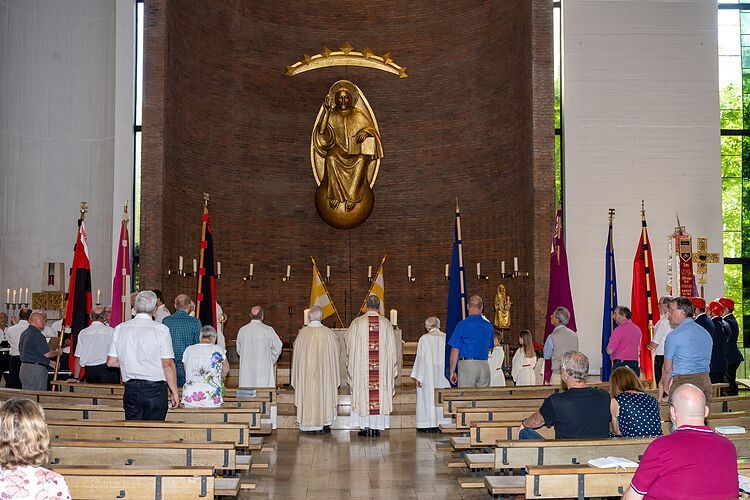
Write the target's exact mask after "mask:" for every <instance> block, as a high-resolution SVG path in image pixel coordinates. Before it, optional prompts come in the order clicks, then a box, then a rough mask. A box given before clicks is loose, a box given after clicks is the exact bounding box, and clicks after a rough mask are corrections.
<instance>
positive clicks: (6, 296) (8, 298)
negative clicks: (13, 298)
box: [5, 288, 10, 303]
mask: <svg viewBox="0 0 750 500" xmlns="http://www.w3.org/2000/svg"><path fill="white" fill-rule="evenodd" d="M5 302H8V303H10V288H7V289H6V290H5Z"/></svg>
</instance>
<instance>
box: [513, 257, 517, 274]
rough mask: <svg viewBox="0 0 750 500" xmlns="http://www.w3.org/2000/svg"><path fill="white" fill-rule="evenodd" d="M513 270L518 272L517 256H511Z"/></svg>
mask: <svg viewBox="0 0 750 500" xmlns="http://www.w3.org/2000/svg"><path fill="white" fill-rule="evenodd" d="M513 271H514V272H518V257H513Z"/></svg>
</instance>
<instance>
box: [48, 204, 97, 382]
mask: <svg viewBox="0 0 750 500" xmlns="http://www.w3.org/2000/svg"><path fill="white" fill-rule="evenodd" d="M88 211H89V205H88V203H86V202H85V201H82V202H81V208H80V210H79V216H78V225H77V226H76V227H77V230H76V244H78V234H79V233H80V231H81V224H83V221H84V219H86V212H88ZM74 248H75V247H74ZM73 259H75V250H74V251H73ZM71 268H72V264H71ZM63 296H64V295H63ZM69 300H70V297H67V300H65V307H64V308H63V315H62V323H61V324H60V332H59V335H58V337H57V342H58V346H57V348H58V349H59V351H60V352H59V353H58V354H57V356H56V357H55V373H54V375H53V376H52V381H53V382H57V372H58V371H59V370H60V356H61V355H62V348H63V342H64V341H65V320H66V318H67V317H68V304H69ZM68 326H69V325H68ZM72 355H73V353H68V357H70V356H72ZM69 359H70V358H69ZM68 364H70V361H68ZM58 389H59V390H60V391H62V389H61V388H59V387H57V385H55V384H52V390H53V391H56V390H58Z"/></svg>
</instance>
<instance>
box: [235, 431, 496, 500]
mask: <svg viewBox="0 0 750 500" xmlns="http://www.w3.org/2000/svg"><path fill="white" fill-rule="evenodd" d="M444 439H446V437H445V436H443V435H440V434H421V433H417V432H416V431H415V430H414V429H408V430H407V429H404V430H390V431H386V432H383V433H382V435H381V436H380V438H371V439H367V438H360V437H358V436H357V434H356V432H349V431H333V432H332V433H331V434H329V435H326V436H308V435H305V434H300V433H299V432H298V431H295V430H286V429H279V430H277V431H274V434H273V436H270V437H269V438H267V442H270V443H274V444H275V446H276V448H275V450H274V451H273V452H270V453H269V452H266V453H264V454H263V459H265V460H270V467H269V468H268V470H258V469H254V470H252V471H250V476H251V477H252V479H253V480H254V481H257V483H258V488H257V489H256V490H255V491H253V492H243V493H242V495H241V498H243V499H245V498H284V499H288V500H291V499H297V498H320V499H337V498H362V499H365V498H379V499H380V498H383V499H386V498H387V499H399V498H418V499H438V498H440V499H443V498H444V499H461V498H489V495H487V493H486V490H461V488H460V487H459V486H458V482H457V479H456V478H457V477H458V476H457V474H458V473H457V472H455V469H454V470H449V469H448V466H447V465H446V464H445V459H446V457H447V456H448V455H449V454H448V453H445V452H436V451H435V442H436V441H438V440H444Z"/></svg>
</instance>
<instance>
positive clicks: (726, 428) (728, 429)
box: [716, 425, 746, 434]
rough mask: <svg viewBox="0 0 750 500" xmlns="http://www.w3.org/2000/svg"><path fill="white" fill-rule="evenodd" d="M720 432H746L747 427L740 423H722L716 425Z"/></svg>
mask: <svg viewBox="0 0 750 500" xmlns="http://www.w3.org/2000/svg"><path fill="white" fill-rule="evenodd" d="M716 432H718V433H719V434H744V433H745V432H746V431H745V428H744V427H741V426H739V425H720V426H718V427H716Z"/></svg>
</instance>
